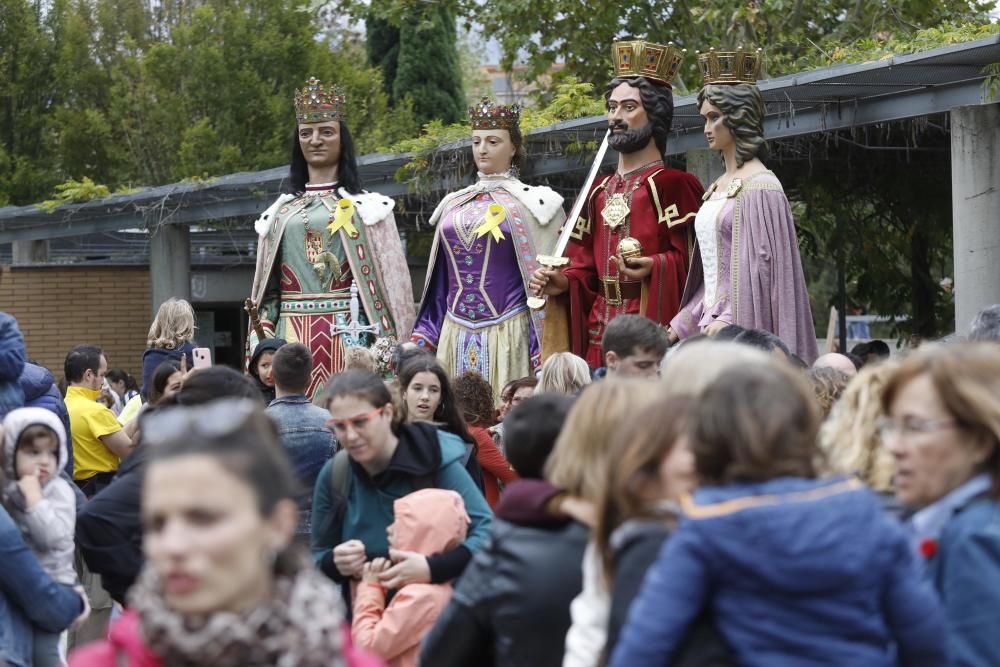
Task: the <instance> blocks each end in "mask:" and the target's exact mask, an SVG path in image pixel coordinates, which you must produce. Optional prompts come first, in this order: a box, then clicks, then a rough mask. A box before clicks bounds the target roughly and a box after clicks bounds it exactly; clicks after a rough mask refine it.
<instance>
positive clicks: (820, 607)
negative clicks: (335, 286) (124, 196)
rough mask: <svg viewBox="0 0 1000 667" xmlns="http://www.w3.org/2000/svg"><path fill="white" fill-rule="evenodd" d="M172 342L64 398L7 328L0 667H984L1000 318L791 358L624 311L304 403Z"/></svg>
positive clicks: (295, 350) (996, 659) (183, 313)
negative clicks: (959, 329)
mask: <svg viewBox="0 0 1000 667" xmlns="http://www.w3.org/2000/svg"><path fill="white" fill-rule="evenodd" d="M193 337H194V319H193V311H192V309H191V306H190V304H188V303H187V302H186V301H183V300H170V301H168V302H166V303H165V304H164V305H163V306H162V307H161V308H160V310H159V312H158V314H157V317H156V320H155V321H154V322H153V324H152V326H151V328H150V333H149V338H148V349H147V350H146V352H145V353H144V355H143V357H142V359H141V360H139V359H137V360H135V361H136V363H139V362H140V361H141V362H142V369H143V371H142V375H141V377H142V381H141V384H139V383H135V382H134V381H132V380H131V378H130V376H129V375H128V373H126V372H125V371H109V370H108V359H107V357H106V356H105V354H104V353H103V351H102V350H101V348H100V347H98V346H95V345H89V344H84V345H78V346H75V347H74V348H73V349H72V350H70V351H69V353H68V354H67V355H66V359H65V365H64V369H63V371H64V378H65V388H64V393H63V392H60V390H59V388H58V384H57V383H55V382H54V378H53V377H52V374H51V372H49V371H48V370H46V369H44V368H42V367H40V366H38V365H37V364H33V363H32V362H31V361H29V360H28V358H27V353H26V347H25V343H26V342H25V341H24V340H22V338H21V336H20V333H19V331H18V329H17V325H16V322H15V321H14V320H13V318H11V317H9V316H7V315H3V314H0V404H2V408H0V409H2V411H3V421H2V438H0V441H2V448H0V492H2V509H0V553H2V554H3V556H4V559H3V562H4V567H3V568H0V657H2V659H3V660H4V661H5V662H6V664H9V665H14V666H18V667H20V666H28V665H62V664H66V661H67V659H68V663H69V664H70V665H81V666H86V665H112V664H130V665H195V664H197V665H379V664H386V665H393V666H408V665H434V666H439V665H455V666H460V665H498V666H499V665H510V666H515V665H516V666H524V665H539V666H545V665H564V666H566V667H573V666H581V667H583V666H587V667H598V666H601V665H611V666H614V667H619V666H620V667H626V666H628V667H632V666H634V665H657V666H660V665H685V666H706V667H709V666H723V665H726V666H728V665H749V666H753V667H755V666H758V665H760V666H765V665H766V666H768V667H774V666H782V665H789V666H792V665H795V666H798V665H871V666H873V667H875V666H882V665H885V666H887V667H888V666H891V665H907V666H909V665H917V666H922V665H927V666H928V667H940V666H944V665H956V666H962V667H987V666H995V665H998V664H1000V642H997V641H996V639H995V637H994V635H993V630H992V629H991V628H993V625H994V623H995V619H996V618H997V617H998V614H1000V346H998V344H1000V306H993V307H990V308H987V309H985V310H984V311H983V312H982V313H981V314H980V316H979V317H978V318H977V319H976V321H975V322H974V323H973V327H972V333H971V335H970V340H968V341H964V340H963V341H955V340H952V341H949V342H940V343H929V344H925V345H923V346H921V347H919V348H916V349H912V350H899V351H897V352H896V353H895V354H889V352H890V350H889V349H888V346H885V347H884V348H883V347H882V346H880V345H877V344H866V345H865V346H864V347H863V348H860V349H855V350H854V353H852V354H843V355H841V354H828V355H823V356H821V357H819V358H818V359H817V360H816V361H815V363H814V364H813V365H812V366H808V367H807V365H806V364H805V363H804V362H802V361H801V360H800V359H798V358H797V357H796V356H795V355H794V354H793V353H791V352H790V351H789V349H788V347H787V346H786V345H785V344H784V343H783V341H782V340H781V339H779V338H777V337H776V336H775V335H774V334H770V333H768V332H762V331H757V330H742V329H740V327H736V326H729V327H726V328H724V329H721V330H719V331H717V332H716V333H715V335H714V336H711V337H709V336H696V337H691V338H689V339H687V340H685V341H683V342H681V343H680V344H676V345H673V346H671V345H670V340H669V337H668V334H667V332H666V331H665V330H664V328H663V327H661V326H660V325H658V324H657V323H655V322H653V321H651V320H649V319H647V318H645V317H643V316H641V315H622V316H620V317H617V318H615V319H614V320H613V321H612V322H611V323H610V324H609V325H608V327H607V329H606V331H605V333H604V337H603V340H602V353H603V355H604V360H603V361H604V369H603V370H604V372H603V373H596V374H594V377H592V374H591V373H590V372H589V369H588V365H587V363H586V362H585V361H584V360H583V359H582V358H580V357H578V356H575V355H573V354H570V353H562V354H554V355H551V356H550V357H548V358H547V359H546V360H545V363H544V364H542V366H541V368H540V371H539V373H538V376H537V377H535V376H529V377H524V378H520V379H515V380H512V381H510V382H509V383H508V384H507V385H506V386H504V387H501V388H499V390H498V391H495V390H494V388H493V387H492V386H491V385H490V383H489V381H488V380H487V379H486V378H484V377H483V376H482V375H480V374H478V373H476V372H474V371H468V370H467V371H464V372H463V373H462V374H460V375H458V376H457V377H451V376H449V374H448V373H447V372H446V371H445V369H444V368H443V367H442V366H441V365H440V363H439V362H438V361H437V360H436V359H435V357H434V356H433V355H432V354H430V353H428V352H427V351H425V350H423V349H420V348H418V347H416V346H414V345H412V344H409V343H407V344H404V345H402V346H401V347H400V348H399V349H397V351H396V354H395V355H394V358H395V361H394V363H393V365H392V366H391V368H388V369H382V368H381V367H380V366H379V365H378V364H376V363H375V362H374V359H373V358H372V356H371V354H370V353H369V352H368V351H367V350H366V349H365V348H356V349H355V350H352V351H351V354H349V355H347V367H348V368H347V369H346V370H344V371H343V372H341V373H339V374H336V375H334V376H332V377H331V378H330V379H329V382H328V383H327V384H326V386H325V390H324V392H323V393H322V395H320V396H317V397H316V398H315V399H310V398H309V396H308V395H307V390H308V387H309V386H310V383H311V381H312V377H313V376H312V371H313V358H312V354H311V353H310V351H309V349H308V348H307V347H306V346H304V345H302V344H299V343H285V341H283V340H281V339H278V338H270V339H267V340H265V341H262V342H260V343H259V344H258V349H257V350H255V351H254V352H253V354H251V355H249V359H250V362H251V363H250V366H249V369H248V372H247V373H246V374H244V373H240V372H237V371H236V370H233V369H230V368H226V367H221V366H219V367H209V368H199V369H193V367H192V363H191V361H192V360H191V357H190V355H191V352H192V349H193V345H192V341H193ZM27 344H28V345H30V341H27ZM154 361H155V363H153V362H154ZM383 370H385V371H386V372H382V371H383ZM136 386H138V387H139V389H138V390H136V389H133V388H131V387H136ZM494 396H497V397H499V401H496V400H495V399H494ZM116 413H117V414H116ZM67 648H68V649H69V650H68V651H67ZM67 654H68V658H67Z"/></svg>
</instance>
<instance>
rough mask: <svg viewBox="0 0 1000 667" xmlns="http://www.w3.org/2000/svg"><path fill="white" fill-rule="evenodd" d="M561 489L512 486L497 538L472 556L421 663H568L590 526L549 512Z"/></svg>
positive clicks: (541, 666)
mask: <svg viewBox="0 0 1000 667" xmlns="http://www.w3.org/2000/svg"><path fill="white" fill-rule="evenodd" d="M558 492H559V490H558V489H557V488H556V487H553V486H552V485H550V484H548V483H547V482H544V481H542V480H518V481H516V482H514V483H513V484H511V485H510V486H509V487H507V490H506V491H505V492H504V495H503V498H502V499H501V501H500V504H499V505H498V506H497V510H496V518H495V519H494V522H493V533H492V535H491V539H490V542H489V543H488V544H487V546H486V547H485V548H483V550H482V551H480V552H479V553H477V554H476V555H475V556H474V557H473V559H472V562H471V563H470V564H469V566H468V568H466V570H465V573H464V574H463V575H462V578H461V579H460V580H459V582H458V584H457V585H456V587H455V593H454V595H453V596H452V598H451V601H450V602H449V603H448V606H447V607H446V608H445V610H444V612H443V613H442V614H441V617H440V618H439V619H438V622H437V623H436V624H435V626H434V628H433V629H432V630H431V632H430V634H428V636H427V637H426V639H425V640H424V645H423V648H422V650H421V654H420V664H422V665H434V667H447V666H449V665H455V666H456V667H459V666H463V667H464V666H465V665H477V666H483V667H485V666H488V665H496V666H497V667H523V666H524V665H531V666H532V667H548V666H550V665H551V666H553V667H559V666H560V665H562V660H563V653H564V649H565V640H566V631H567V630H569V626H570V616H569V604H570V602H572V601H573V598H575V597H576V596H577V595H578V594H579V593H580V590H581V588H582V587H583V574H582V568H581V563H582V561H583V552H584V549H586V546H587V539H588V537H589V531H588V529H587V527H586V526H584V525H582V524H579V523H577V522H575V521H572V520H570V519H568V518H566V517H561V516H554V515H552V514H549V513H548V512H547V511H546V509H545V505H546V503H547V502H548V500H550V499H551V498H552V497H553V496H554V495H555V494H557V493H558Z"/></svg>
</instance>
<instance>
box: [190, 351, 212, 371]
mask: <svg viewBox="0 0 1000 667" xmlns="http://www.w3.org/2000/svg"><path fill="white" fill-rule="evenodd" d="M191 357H192V358H193V359H194V367H195V368H209V367H210V366H211V365H212V351H211V350H210V349H208V348H207V347H196V348H194V350H192V351H191Z"/></svg>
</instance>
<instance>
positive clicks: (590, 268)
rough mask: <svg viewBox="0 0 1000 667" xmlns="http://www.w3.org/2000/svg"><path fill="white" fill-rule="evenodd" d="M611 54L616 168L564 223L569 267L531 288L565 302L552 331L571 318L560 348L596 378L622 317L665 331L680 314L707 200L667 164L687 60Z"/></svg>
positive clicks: (615, 50)
mask: <svg viewBox="0 0 1000 667" xmlns="http://www.w3.org/2000/svg"><path fill="white" fill-rule="evenodd" d="M612 54H613V56H614V67H615V74H616V76H615V78H613V79H612V80H611V82H610V83H609V84H608V87H607V91H606V93H605V100H606V103H607V110H608V111H607V117H608V127H609V136H608V139H607V141H608V145H610V146H611V148H613V149H615V150H616V151H617V152H618V167H617V169H616V170H615V173H614V174H611V175H608V176H605V177H602V178H598V179H597V180H596V181H595V182H594V184H593V186H592V187H591V188H590V190H589V191H588V193H587V200H586V203H585V205H584V206H583V208H582V210H581V213H580V215H579V217H578V218H577V219H576V220H573V221H567V224H571V225H573V229H572V232H571V238H570V240H569V244H568V247H567V248H566V254H567V256H568V258H569V265H568V266H567V267H566V268H565V269H562V270H560V269H557V268H553V267H551V266H550V267H542V268H539V269H538V270H537V271H535V273H534V275H533V276H532V279H531V287H532V289H533V291H534V292H535V293H536V294H547V295H550V296H557V297H560V298H558V299H553V300H550V301H549V305H548V307H547V309H546V310H547V313H546V318H547V319H548V320H550V321H551V322H552V323H553V325H554V322H555V321H563V320H564V319H565V316H563V317H560V318H559V319H558V320H556V318H555V317H554V316H553V315H554V313H551V312H550V311H552V310H553V309H559V310H560V311H561V312H564V309H565V308H566V307H567V306H568V308H569V312H568V331H567V332H566V334H568V340H563V341H562V342H561V343H557V345H558V344H561V345H568V347H569V349H570V351H572V352H573V353H574V354H577V355H579V356H582V357H584V358H585V359H586V360H587V363H589V364H590V366H591V367H592V368H598V367H600V366H602V365H603V364H604V360H603V357H602V354H601V338H602V337H603V336H604V330H605V328H606V327H607V325H608V323H609V322H610V321H611V320H612V319H614V318H615V317H617V316H619V315H623V314H625V313H639V314H642V315H645V316H646V317H648V318H650V319H652V320H653V321H655V322H659V323H661V324H663V325H666V324H667V323H668V322H670V319H671V318H672V317H673V316H674V315H676V314H677V311H678V309H679V308H680V301H681V293H682V291H683V289H684V279H685V276H686V275H687V270H688V229H689V226H690V223H691V222H692V221H693V219H694V217H695V214H696V213H697V210H698V206H699V204H700V203H701V195H702V193H703V191H704V189H703V188H702V186H701V183H699V181H698V179H697V178H696V177H695V176H694V175H692V174H688V173H685V172H682V171H679V170H676V169H671V168H668V167H667V166H666V165H665V164H664V154H665V152H666V149H667V135H668V133H669V132H670V125H671V123H672V121H673V96H672V94H671V84H670V82H671V80H672V79H673V77H674V75H675V74H676V72H677V68H678V66H679V65H680V62H681V59H682V57H683V52H682V51H680V50H679V49H676V48H675V47H674V46H673V44H668V45H663V44H655V43H653V42H645V41H628V42H616V43H615V44H614V45H613V47H612ZM558 250H559V249H557V253H558ZM567 293H568V298H567ZM553 302H554V303H553ZM564 338H565V336H564ZM546 339H547V340H549V336H547V337H546ZM552 351H559V350H552ZM546 353H548V350H546Z"/></svg>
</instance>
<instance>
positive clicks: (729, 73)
mask: <svg viewBox="0 0 1000 667" xmlns="http://www.w3.org/2000/svg"><path fill="white" fill-rule="evenodd" d="M697 54H698V69H700V70H701V78H702V85H705V86H707V85H709V84H712V85H716V84H729V83H757V75H758V74H760V65H761V63H762V62H763V61H764V52H763V51H761V50H760V49H757V50H755V51H750V50H744V49H743V47H742V46H741V47H739V48H737V49H736V50H735V51H716V50H715V49H709V50H708V53H702V52H700V51H699V52H697Z"/></svg>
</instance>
